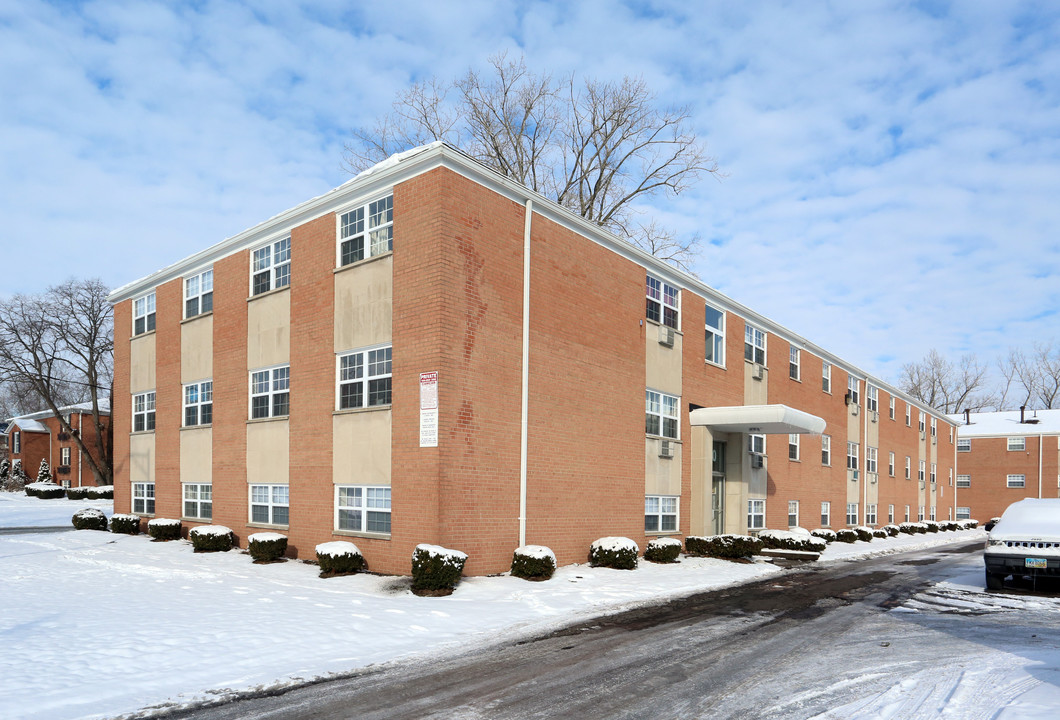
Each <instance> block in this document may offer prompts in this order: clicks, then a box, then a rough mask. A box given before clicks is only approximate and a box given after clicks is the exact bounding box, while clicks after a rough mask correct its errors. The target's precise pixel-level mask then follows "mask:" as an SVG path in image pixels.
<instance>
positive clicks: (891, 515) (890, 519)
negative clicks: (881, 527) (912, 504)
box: [887, 505, 894, 525]
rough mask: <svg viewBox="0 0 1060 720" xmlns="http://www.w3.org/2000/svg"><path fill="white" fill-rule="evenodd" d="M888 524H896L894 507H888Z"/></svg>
mask: <svg viewBox="0 0 1060 720" xmlns="http://www.w3.org/2000/svg"><path fill="white" fill-rule="evenodd" d="M887 524H888V525H891V524H894V505H888V506H887Z"/></svg>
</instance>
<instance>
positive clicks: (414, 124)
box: [344, 54, 721, 270]
mask: <svg viewBox="0 0 1060 720" xmlns="http://www.w3.org/2000/svg"><path fill="white" fill-rule="evenodd" d="M490 65H491V66H492V72H488V73H485V74H483V73H479V72H477V71H475V70H468V72H467V74H466V75H464V76H463V77H461V78H459V79H457V80H455V81H454V82H452V83H449V84H444V83H442V82H440V81H438V80H437V79H431V80H429V81H425V82H422V83H418V84H416V85H413V86H412V87H411V88H410V89H408V90H406V91H405V92H403V93H400V94H399V95H398V97H397V99H396V100H395V101H394V104H393V109H392V111H391V113H389V114H388V115H386V116H385V117H383V118H381V119H380V120H378V121H377V122H376V124H375V125H374V126H373V127H372V128H371V129H369V130H366V129H360V130H356V131H354V133H353V140H352V142H350V143H348V144H347V145H346V152H345V157H344V160H345V165H346V167H347V169H348V170H350V171H351V172H359V171H361V170H364V169H366V168H368V167H371V166H372V165H374V164H375V163H377V162H380V161H381V160H384V159H385V158H387V157H389V156H390V155H392V154H394V153H396V152H400V151H403V150H407V149H409V148H411V147H415V146H416V145H421V144H423V143H425V142H430V141H434V140H444V141H446V142H448V143H450V144H452V145H454V146H456V147H459V148H460V149H462V150H463V151H464V152H466V153H468V154H469V155H470V156H471V157H474V158H475V159H476V160H478V161H480V162H482V163H483V164H485V165H487V166H489V167H492V168H494V169H495V170H497V171H498V172H500V173H502V174H504V175H505V176H507V177H510V178H512V179H513V180H516V181H518V182H520V183H522V184H524V185H526V186H527V187H528V188H530V189H531V190H534V191H535V192H539V193H541V194H542V195H545V196H546V197H549V198H551V199H553V200H555V201H556V202H558V203H560V204H561V205H563V206H565V207H567V208H569V209H570V210H572V211H573V212H576V213H578V214H579V215H581V216H582V217H584V218H585V219H587V220H589V221H591V222H594V223H596V224H597V225H600V226H601V227H605V228H607V229H609V230H611V231H612V232H615V233H616V234H617V235H619V236H620V237H622V238H624V239H626V240H628V241H630V242H633V243H634V244H636V245H638V246H640V247H641V248H642V249H644V250H646V251H647V252H652V253H655V252H656V250H660V254H658V257H660V258H661V259H663V260H666V261H667V262H670V263H671V264H673V265H675V266H677V267H680V268H682V269H685V270H688V269H689V264H690V263H691V261H692V260H693V258H694V256H695V250H696V247H697V245H698V242H699V239H698V237H696V236H693V237H691V238H688V239H681V238H679V237H678V236H677V234H676V233H674V232H672V231H664V230H660V229H659V228H657V227H656V225H655V223H649V224H644V223H642V222H640V220H639V216H640V214H641V213H640V212H639V211H638V210H637V205H638V203H642V202H644V201H646V200H648V199H650V198H652V197H655V196H658V195H660V194H663V195H672V196H676V195H678V194H680V193H681V192H683V191H684V190H686V189H687V188H688V187H689V186H690V185H691V184H692V183H694V182H695V181H697V180H699V179H700V178H701V177H702V176H703V175H705V174H707V175H714V176H715V177H718V178H720V177H721V173H720V171H719V169H718V165H717V163H716V162H715V161H714V159H713V158H711V157H708V156H707V155H706V154H705V152H704V149H703V146H702V145H701V144H700V142H699V141H698V139H697V137H696V134H695V132H694V130H692V129H691V127H690V124H691V123H690V121H691V112H690V110H689V108H687V107H678V108H662V107H660V106H659V104H658V102H657V96H656V94H655V93H654V92H652V91H651V89H650V88H649V87H648V85H647V84H646V83H645V82H644V80H642V79H639V78H629V77H627V78H625V79H623V80H622V82H617V83H616V82H601V81H598V80H585V81H581V82H579V81H577V80H576V78H575V76H574V75H573V74H572V75H571V76H570V77H568V78H566V79H565V80H564V81H563V82H557V81H555V80H553V78H552V77H551V76H550V75H548V74H535V73H533V72H531V71H529V70H528V69H527V67H526V63H525V61H524V60H523V59H522V58H520V59H519V61H518V62H513V61H510V60H508V58H507V55H504V54H502V55H497V56H494V57H492V58H490Z"/></svg>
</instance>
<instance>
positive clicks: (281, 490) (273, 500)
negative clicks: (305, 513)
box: [250, 485, 291, 525]
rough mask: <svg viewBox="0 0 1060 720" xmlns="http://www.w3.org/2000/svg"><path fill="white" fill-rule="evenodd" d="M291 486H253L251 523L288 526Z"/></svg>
mask: <svg viewBox="0 0 1060 720" xmlns="http://www.w3.org/2000/svg"><path fill="white" fill-rule="evenodd" d="M290 505H291V491H290V486H289V485H251V486H250V522H255V523H261V524H263V525H287V524H288V521H289V520H290Z"/></svg>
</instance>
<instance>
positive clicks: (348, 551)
mask: <svg viewBox="0 0 1060 720" xmlns="http://www.w3.org/2000/svg"><path fill="white" fill-rule="evenodd" d="M316 551H317V556H320V555H323V556H324V557H333V558H335V557H343V556H345V555H360V554H361V551H360V549H359V548H358V547H357V546H356V545H354V544H353V543H351V542H346V541H344V540H335V541H333V542H326V543H320V544H319V545H317V547H316Z"/></svg>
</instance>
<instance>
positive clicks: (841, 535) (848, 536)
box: [835, 528, 858, 543]
mask: <svg viewBox="0 0 1060 720" xmlns="http://www.w3.org/2000/svg"><path fill="white" fill-rule="evenodd" d="M835 539H836V542H845V543H852V542H854V541H856V540H857V539H858V534H857V533H856V532H854V531H853V530H851V529H850V528H839V529H838V530H836V531H835Z"/></svg>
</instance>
